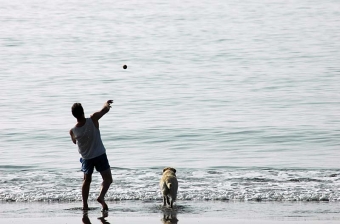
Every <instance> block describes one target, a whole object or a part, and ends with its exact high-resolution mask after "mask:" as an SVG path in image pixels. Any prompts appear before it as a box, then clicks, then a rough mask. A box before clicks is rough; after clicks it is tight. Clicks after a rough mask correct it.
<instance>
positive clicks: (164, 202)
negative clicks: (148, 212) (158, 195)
mask: <svg viewBox="0 0 340 224" xmlns="http://www.w3.org/2000/svg"><path fill="white" fill-rule="evenodd" d="M167 203H168V197H167V196H163V206H164V207H165V206H166V204H167Z"/></svg>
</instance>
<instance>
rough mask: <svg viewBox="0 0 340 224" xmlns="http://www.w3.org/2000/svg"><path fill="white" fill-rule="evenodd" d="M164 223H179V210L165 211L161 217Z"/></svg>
mask: <svg viewBox="0 0 340 224" xmlns="http://www.w3.org/2000/svg"><path fill="white" fill-rule="evenodd" d="M161 221H162V223H163V224H177V223H178V219H177V212H176V211H163V218H162V219H161Z"/></svg>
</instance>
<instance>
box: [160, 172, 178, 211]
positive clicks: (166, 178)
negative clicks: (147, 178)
mask: <svg viewBox="0 0 340 224" xmlns="http://www.w3.org/2000/svg"><path fill="white" fill-rule="evenodd" d="M159 186H160V188H161V192H162V194H163V206H166V204H168V205H170V208H172V207H173V204H174V201H176V198H177V189H178V182H177V178H176V169H174V168H172V167H166V168H164V169H163V176H162V178H161V181H160V182H159ZM170 198H171V200H170Z"/></svg>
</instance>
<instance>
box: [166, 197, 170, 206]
mask: <svg viewBox="0 0 340 224" xmlns="http://www.w3.org/2000/svg"><path fill="white" fill-rule="evenodd" d="M166 203H167V204H168V205H170V199H169V196H166Z"/></svg>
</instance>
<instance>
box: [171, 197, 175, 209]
mask: <svg viewBox="0 0 340 224" xmlns="http://www.w3.org/2000/svg"><path fill="white" fill-rule="evenodd" d="M173 204H174V200H173V199H172V198H171V202H170V208H172V207H173Z"/></svg>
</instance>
